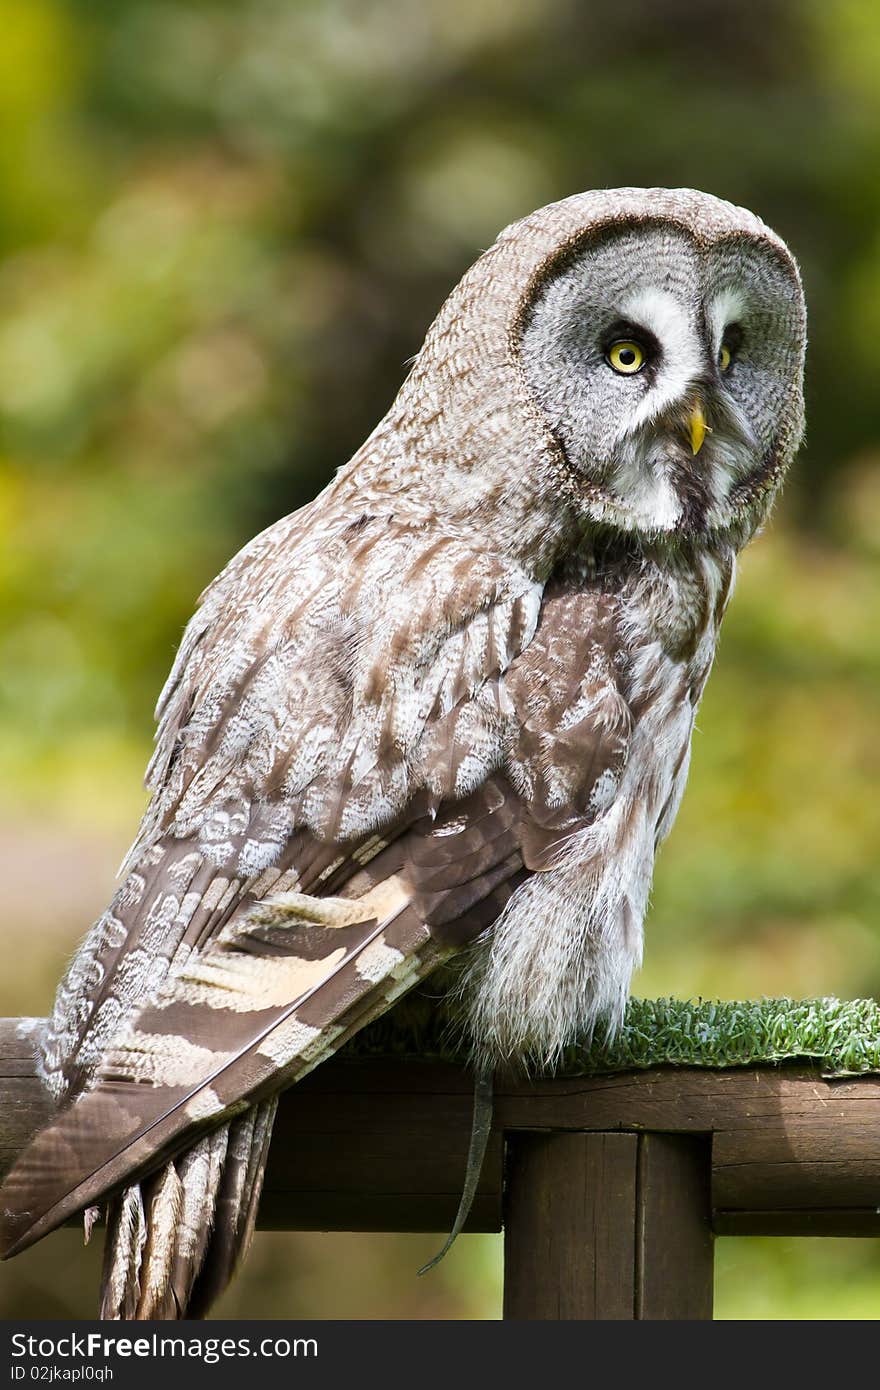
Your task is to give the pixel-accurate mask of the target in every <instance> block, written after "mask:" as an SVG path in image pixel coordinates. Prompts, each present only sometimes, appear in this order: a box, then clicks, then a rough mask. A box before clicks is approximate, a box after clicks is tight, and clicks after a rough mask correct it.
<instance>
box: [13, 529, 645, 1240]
mask: <svg viewBox="0 0 880 1390" xmlns="http://www.w3.org/2000/svg"><path fill="white" fill-rule="evenodd" d="M373 558H374V559H375V557H373ZM416 563H417V564H418V566H419V574H418V577H419V580H420V586H417V585H415V584H414V582H413V576H412V575H411V574H409V575H407V573H406V571H405V568H404V571H403V574H402V580H403V582H402V588H403V590H404V592H409V593H415V592H422V593H423V594H424V593H425V592H427V598H426V599H425V602H424V605H423V608H421V609H420V607H419V605H418V604H413V603H412V602H410V603H409V604H408V605H407V606H406V610H405V612H404V611H403V610H402V611H401V614H400V615H399V617H398V621H397V622H396V623H393V624H391V625H390V626H389V628H388V629H387V630H385V631H382V632H381V633H379V634H377V640H376V641H375V642H374V643H373V644H372V645H371V641H370V638H369V636H366V635H363V634H361V635H360V636H359V637H358V638H357V639H356V645H357V650H358V664H357V666H356V668H354V667H353V666H352V665H351V663H350V660H349V652H348V646H349V645H350V643H351V640H352V632H351V629H352V623H353V622H355V623H356V621H357V618H356V614H355V616H354V617H353V616H352V614H351V613H350V612H348V611H347V610H346V608H345V605H344V604H340V605H338V606H337V609H336V610H335V612H334V614H333V616H334V618H335V623H325V624H324V626H323V628H322V625H321V624H320V623H315V622H314V619H313V615H311V614H310V613H309V611H308V607H307V606H306V609H305V610H300V614H299V618H298V625H297V631H298V632H299V631H301V630H302V627H303V625H305V626H306V627H308V628H310V630H311V632H312V635H313V642H312V648H309V647H308V644H306V645H303V644H302V643H300V644H299V647H298V651H299V655H300V659H301V660H304V661H306V664H307V667H308V670H309V671H310V672H311V673H312V676H313V679H314V681H315V682H316V684H317V688H318V693H319V698H317V700H316V697H315V694H314V690H313V692H312V696H311V698H310V697H309V696H308V694H306V697H305V698H304V699H303V702H302V707H301V708H300V709H299V710H298V711H297V710H295V709H291V705H290V702H289V700H288V703H287V704H286V705H285V706H284V712H285V714H286V715H287V716H288V718H289V723H285V721H284V720H280V721H279V719H278V716H277V709H276V708H275V707H274V706H273V707H271V708H269V709H268V710H267V701H266V683H267V677H266V672H267V669H268V667H269V666H270V664H271V663H272V662H275V663H276V665H278V664H279V663H280V666H281V669H280V670H276V671H274V672H272V674H271V682H270V687H271V689H272V690H277V689H278V687H279V683H282V684H283V681H284V679H285V678H286V679H287V680H288V682H289V681H290V678H291V672H290V668H289V666H286V665H285V664H284V663H283V661H282V656H283V655H284V654H285V653H284V651H283V650H282V647H281V645H280V643H279V641H278V640H277V637H276V638H275V640H274V641H273V643H272V648H271V650H270V651H268V652H267V650H266V644H265V638H264V639H263V642H262V644H260V643H255V642H254V640H253V637H252V633H253V627H252V626H250V627H248V626H246V631H247V632H248V633H249V634H251V636H250V637H249V638H248V642H247V643H245V646H247V647H248V652H247V660H245V659H244V655H243V653H242V652H241V651H239V650H238V649H236V650H235V651H234V652H233V659H232V661H231V667H232V670H231V674H227V675H225V676H223V677H222V679H221V676H220V675H218V674H217V668H216V661H215V653H214V652H213V650H212V647H211V646H210V643H211V642H212V641H213V643H214V645H215V646H216V637H213V638H212V636H211V634H209V633H208V632H207V631H205V632H203V634H202V635H201V636H200V637H198V638H197V640H194V639H193V637H192V634H190V636H189V637H188V639H187V642H185V644H184V649H185V653H187V655H186V659H185V661H184V662H183V663H182V664H180V665H179V666H178V670H177V673H176V675H175V677H174V684H173V693H172V696H171V701H170V704H168V705H166V707H165V714H164V722H163V728H164V733H165V747H164V748H162V747H161V745H160V754H159V762H158V764H157V765H158V766H159V767H160V769H161V770H160V772H159V781H158V784H157V787H156V795H155V805H154V809H153V814H152V816H151V818H149V819H148V822H147V828H146V833H145V836H144V838H143V840H142V842H141V845H140V847H139V848H138V850H137V851H136V854H135V858H134V862H133V864H132V867H131V870H130V872H129V875H128V878H127V879H126V881H125V883H124V884H123V886H122V888H121V890H120V892H119V894H117V898H116V899H115V900H114V904H113V905H112V906H111V910H110V912H109V914H107V915H106V917H105V919H102V922H101V923H99V924H98V926H97V929H96V931H95V933H94V935H93V940H92V942H91V944H89V943H87V945H86V948H85V951H84V952H83V953H82V954H81V957H80V958H78V959H79V965H80V967H81V968H80V971H79V976H80V978H78V979H77V978H74V979H72V980H71V981H69V982H68V995H69V1003H70V1005H71V1010H70V1019H69V1020H68V1023H67V1025H65V1023H64V1021H62V1022H61V1023H60V1024H59V1025H58V1028H57V1029H56V1032H57V1033H58V1034H59V1036H60V1035H61V1034H63V1032H64V1027H65V1026H68V1027H69V1028H70V1029H71V1030H72V1031H71V1036H68V1037H66V1038H64V1039H63V1041H62V1043H61V1044H60V1045H59V1046H58V1047H57V1048H56V1053H57V1055H55V1056H54V1057H53V1056H52V1047H51V1046H50V1047H49V1048H48V1051H47V1071H49V1072H50V1073H51V1072H52V1068H53V1065H54V1066H55V1068H56V1072H57V1073H58V1074H60V1075H62V1076H63V1096H64V1100H65V1103H64V1104H63V1105H62V1107H61V1109H60V1111H59V1112H58V1114H57V1116H56V1118H55V1119H53V1120H52V1121H50V1123H49V1125H48V1126H47V1127H46V1128H45V1129H44V1130H43V1131H42V1132H41V1134H40V1135H38V1136H37V1138H36V1139H35V1141H34V1142H33V1143H32V1145H31V1146H30V1148H29V1149H28V1150H27V1151H26V1153H25V1154H24V1155H23V1156H22V1158H21V1159H20V1160H19V1163H18V1164H17V1165H16V1167H15V1169H14V1170H13V1171H12V1173H11V1174H10V1175H9V1177H8V1178H7V1181H6V1184H5V1185H4V1187H3V1189H2V1202H3V1207H4V1218H3V1220H4V1229H3V1238H4V1243H5V1245H6V1253H7V1254H10V1253H15V1252H16V1251H17V1250H19V1249H22V1248H24V1247H25V1246H26V1245H28V1244H30V1243H32V1242H33V1241H34V1240H36V1239H38V1238H39V1237H40V1236H42V1235H43V1234H45V1233H46V1232H47V1231H49V1230H51V1229H52V1228H53V1227H54V1226H56V1225H58V1224H59V1223H60V1222H62V1221H63V1220H65V1219H66V1218H67V1217H68V1216H70V1215H72V1214H73V1213H75V1212H76V1211H77V1210H79V1209H81V1208H84V1207H87V1206H88V1205H89V1204H91V1203H94V1202H95V1201H97V1200H98V1199H99V1198H102V1197H103V1196H104V1195H105V1194H107V1193H108V1192H111V1191H115V1190H117V1189H118V1188H119V1187H120V1185H121V1184H123V1183H125V1182H130V1181H131V1180H132V1179H133V1178H134V1177H136V1176H137V1175H139V1174H142V1173H145V1172H147V1171H152V1170H153V1169H155V1168H156V1167H157V1166H158V1165H160V1164H161V1162H162V1161H163V1159H164V1158H166V1157H167V1156H168V1155H169V1154H172V1153H177V1152H180V1151H181V1150H183V1149H187V1148H188V1147H189V1146H191V1145H192V1144H193V1143H194V1142H195V1141H196V1140H197V1139H198V1137H199V1135H201V1134H202V1133H203V1132H204V1131H205V1130H208V1129H214V1128H216V1127H217V1126H218V1125H220V1124H221V1123H223V1122H225V1121H227V1120H229V1119H230V1118H231V1117H234V1116H235V1115H237V1114H239V1113H240V1112H242V1111H243V1110H244V1109H245V1108H246V1107H248V1106H251V1105H253V1104H254V1103H255V1102H259V1101H260V1100H261V1099H262V1098H264V1097H266V1096H268V1095H271V1094H273V1093H274V1092H276V1091H277V1090H279V1089H280V1088H282V1087H284V1086H287V1085H289V1084H290V1083H292V1082H294V1081H296V1080H297V1079H298V1078H299V1077H300V1076H302V1075H303V1074H304V1073H305V1072H306V1071H308V1070H310V1069H311V1068H312V1067H314V1066H315V1065H317V1064H318V1063H319V1062H320V1061H321V1060H323V1059H324V1058H325V1057H326V1056H328V1055H329V1054H330V1053H331V1052H332V1051H334V1050H335V1049H336V1048H338V1047H339V1046H340V1045H341V1044H342V1043H343V1042H344V1041H345V1040H346V1039H347V1038H348V1037H350V1036H351V1035H352V1033H354V1032H356V1031H357V1030H358V1029H359V1028H361V1027H363V1026H364V1024H365V1023H366V1022H368V1021H370V1020H371V1019H372V1018H374V1017H376V1016H377V1015H378V1014H379V1013H381V1012H383V1011H384V1010H385V1009H386V1008H387V1007H388V1006H389V1005H390V1004H391V1003H392V1002H393V1001H394V999H395V998H397V997H398V996H399V995H400V994H401V993H403V992H404V991H405V990H406V989H408V988H409V987H411V986H412V985H413V984H414V983H416V982H417V981H418V980H419V979H421V978H423V976H424V975H425V974H426V973H428V972H429V971H430V970H432V969H433V968H434V967H435V966H436V964H437V963H438V962H439V961H440V960H442V959H443V958H444V957H445V956H446V955H448V954H449V953H450V952H451V951H453V950H455V949H458V948H459V947H460V946H461V945H462V944H464V943H465V942H466V941H468V940H470V939H472V938H473V937H474V936H475V935H476V934H478V933H479V932H480V931H481V930H482V929H483V928H484V927H485V926H487V925H489V924H490V923H491V922H492V921H493V920H494V919H495V918H496V917H497V915H498V913H499V912H500V910H501V908H502V907H503V905H504V903H505V902H506V900H507V898H508V897H509V896H510V893H511V892H512V891H513V890H514V889H515V887H516V885H517V884H518V883H519V882H521V881H522V879H523V878H524V877H525V876H526V875H527V874H528V873H529V872H534V871H540V870H541V869H542V868H544V867H547V866H548V865H549V864H550V863H551V862H552V860H553V857H554V856H555V854H556V853H557V851H558V849H559V847H560V846H561V845H563V844H564V843H565V841H566V839H567V838H568V837H569V836H570V835H572V834H575V833H576V832H577V830H578V829H579V828H581V827H582V826H583V825H584V824H587V823H589V821H590V820H592V819H593V818H594V817H595V815H596V813H597V804H598V803H597V802H596V800H595V793H596V789H597V788H600V789H602V788H603V787H604V790H602V796H605V795H606V793H607V785H605V784H607V781H608V778H609V777H610V778H611V779H612V780H613V778H614V777H615V776H616V775H617V773H618V772H619V770H620V768H621V766H622V764H623V761H624V759H625V756H626V747H627V740H628V735H629V712H628V707H627V705H626V702H625V699H624V697H623V694H622V693H621V679H620V673H619V670H618V669H617V667H616V665H615V651H614V647H615V642H616V632H615V627H614V622H613V617H612V615H611V614H610V612H609V611H608V610H607V609H606V608H605V607H604V606H603V601H602V599H601V598H594V597H592V596H590V595H589V594H583V593H581V592H579V590H578V589H577V587H576V586H573V585H569V586H566V585H565V584H562V585H557V586H555V587H554V586H552V585H551V586H549V587H548V589H547V590H546V591H541V590H538V591H537V592H536V590H535V586H534V585H532V584H530V583H529V582H528V581H526V580H524V578H523V577H522V576H517V575H513V576H512V575H510V574H509V573H505V572H504V570H503V567H501V566H500V565H498V566H494V565H493V564H492V563H491V561H487V557H486V556H485V555H481V556H479V557H477V556H474V555H473V554H467V553H466V554H465V555H464V557H462V555H461V554H456V555H450V554H449V553H448V552H445V551H444V547H443V546H440V547H439V548H438V549H437V553H436V554H435V555H434V556H433V557H431V558H430V559H429V560H427V561H426V559H425V556H424V554H423V553H422V554H420V555H419V557H418V560H417V562H416ZM367 577H368V576H367ZM363 582H364V581H363V577H362V579H361V583H363ZM229 600H230V595H229V594H228V593H227V595H226V596H225V598H224V602H223V604H222V605H221V607H222V611H223V612H224V613H226V611H227V605H228V603H229ZM389 607H390V608H391V609H392V610H393V604H392V605H389V604H388V595H387V594H386V595H385V602H384V609H383V611H386V612H387V611H388V610H389ZM425 609H427V610H429V613H430V617H431V618H432V620H433V632H432V631H431V627H430V624H429V623H427V618H428V612H426V611H424V610H425ZM438 617H442V621H441V622H439V623H438ZM426 623H427V626H425V624H426ZM340 628H341V629H342V630H343V631H345V633H346V644H347V645H346V646H345V648H343V646H342V645H341V644H339V642H338V640H337V639H338V634H339V631H340ZM438 628H439V631H438ZM425 631H427V632H428V634H429V635H428V637H427V638H426V636H425ZM201 644H208V645H205V646H204V647H203V650H202V652H201V654H199V653H200V645H201ZM334 644H335V645H334ZM240 645H241V641H240V639H239V646H240ZM292 645H293V646H294V647H296V640H295V638H294V639H293V640H292ZM254 646H256V651H254V650H253V648H254ZM310 651H311V656H309V652H310ZM316 652H317V655H316V654H315V653H316ZM304 653H305V655H304ZM343 657H344V660H342V659H341V658H343ZM346 662H348V664H347V665H346ZM229 666H230V662H229V660H228V659H227V661H226V663H225V666H224V670H227V671H228V668H229ZM212 671H213V675H212ZM322 682H323V684H322ZM332 682H335V689H331V688H330V683H332ZM261 683H262V688H261ZM294 684H295V686H296V691H297V697H298V698H301V697H302V694H303V687H302V683H301V682H300V683H299V685H296V682H294ZM288 693H289V692H288ZM334 699H335V700H336V701H337V712H336V713H335V714H334V713H333V711H334V704H333V700H334ZM206 700H209V702H210V704H211V707H212V709H213V711H214V712H215V717H214V718H213V719H206V718H205V716H204V709H203V706H204V703H205V701H206ZM270 705H271V702H270ZM316 705H317V708H316ZM365 710H366V711H367V715H368V717H365V714H364V711H365ZM334 719H335V723H334ZM328 726H329V727H330V728H331V729H332V732H333V739H332V740H331V741H330V742H328V740H327V739H326V738H324V737H318V735H317V734H316V732H315V731H316V729H320V730H323V729H324V728H326V727H328ZM169 730H170V731H173V737H172V738H171V739H170V740H169ZM304 745H305V746H306V749H307V753H308V756H304V755H303V752H302V749H303V746H304ZM310 746H311V751H309V747H310ZM316 746H320V748H321V749H322V750H323V753H322V754H321V756H318V755H317V754H316V753H315V747H316ZM236 750H237V751H236ZM304 769H305V773H304ZM155 776H156V773H155V771H154V778H155ZM194 788H195V789H196V790H195V791H194ZM267 859H268V862H266V861H267ZM73 974H74V976H76V974H77V972H76V970H74V972H73ZM60 1008H61V1013H62V1015H63V1014H64V1012H65V999H64V995H63V993H62V996H61V999H60Z"/></svg>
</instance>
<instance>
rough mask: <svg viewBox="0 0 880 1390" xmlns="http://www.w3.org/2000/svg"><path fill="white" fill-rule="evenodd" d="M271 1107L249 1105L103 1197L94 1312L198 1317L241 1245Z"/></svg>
mask: <svg viewBox="0 0 880 1390" xmlns="http://www.w3.org/2000/svg"><path fill="white" fill-rule="evenodd" d="M275 1109H276V1101H275V1099H274V1097H273V1098H272V1099H271V1100H268V1101H265V1102H263V1103H262V1104H260V1105H257V1106H252V1107H251V1108H249V1109H248V1110H246V1111H245V1112H244V1114H242V1115H240V1116H238V1117H236V1119H234V1120H231V1121H230V1122H229V1123H227V1124H225V1125H221V1126H220V1127H219V1128H218V1129H216V1130H214V1131H213V1132H212V1133H211V1134H208V1135H206V1136H205V1137H204V1138H202V1139H200V1140H199V1142H198V1143H197V1144H194V1145H193V1146H192V1147H191V1148H190V1149H188V1150H186V1152H184V1153H182V1154H179V1155H178V1156H177V1157H176V1158H174V1159H172V1160H171V1161H170V1162H168V1163H166V1164H165V1165H164V1166H163V1167H162V1168H161V1169H160V1170H159V1172H158V1173H155V1174H153V1175H152V1176H151V1177H150V1178H148V1179H146V1180H144V1181H142V1182H140V1183H132V1184H131V1185H130V1186H129V1187H128V1188H126V1189H125V1191H124V1192H123V1193H122V1194H121V1195H120V1196H119V1197H117V1198H116V1199H115V1200H114V1201H112V1202H111V1203H110V1207H109V1213H108V1222H107V1227H108V1229H107V1238H106V1246H105V1258H104V1274H103V1281H102V1300H101V1313H100V1316H101V1317H102V1318H104V1319H126V1320H127V1319H143V1320H149V1319H163V1320H168V1319H175V1318H186V1317H202V1316H204V1315H205V1313H206V1312H207V1310H208V1308H209V1307H210V1305H211V1303H212V1302H213V1301H214V1299H215V1298H217V1297H218V1296H219V1294H221V1293H222V1292H223V1290H224V1289H225V1287H226V1285H227V1284H228V1282H229V1280H230V1279H231V1277H232V1275H233V1273H234V1272H235V1270H236V1268H237V1266H238V1264H239V1263H240V1261H241V1260H242V1259H243V1258H244V1255H245V1254H246V1252H247V1247H248V1244H249V1242H250V1238H251V1235H252V1234H253V1229H254V1224H255V1220H256V1212H257V1205H258V1203H259V1197H260V1190H261V1188H262V1184H263V1173H264V1171H265V1166H266V1159H267V1156H268V1152H269V1139H270V1137H271V1133H272V1122H273V1120H274V1118H275Z"/></svg>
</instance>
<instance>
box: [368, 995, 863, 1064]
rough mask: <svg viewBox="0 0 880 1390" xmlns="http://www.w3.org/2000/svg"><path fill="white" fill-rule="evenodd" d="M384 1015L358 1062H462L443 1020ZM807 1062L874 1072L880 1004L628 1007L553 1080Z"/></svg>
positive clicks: (665, 1002)
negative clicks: (614, 1028) (394, 1058)
mask: <svg viewBox="0 0 880 1390" xmlns="http://www.w3.org/2000/svg"><path fill="white" fill-rule="evenodd" d="M396 1012H397V1011H396V1010H393V1011H392V1012H391V1013H390V1014H388V1015H386V1016H385V1018H384V1019H381V1020H379V1021H378V1022H377V1023H375V1024H373V1025H372V1026H371V1027H370V1028H367V1029H365V1030H364V1032H363V1033H362V1034H361V1035H359V1037H358V1038H357V1039H355V1042H354V1044H352V1045H351V1049H350V1050H352V1051H355V1052H358V1053H361V1054H363V1053H365V1052H368V1053H371V1054H376V1053H385V1054H388V1053H396V1054H398V1055H401V1054H403V1055H406V1054H418V1055H420V1056H426V1055H429V1056H434V1057H442V1058H445V1059H446V1060H450V1061H452V1060H462V1057H461V1053H460V1051H459V1050H458V1049H457V1048H456V1047H455V1046H453V1045H451V1044H450V1041H449V1028H448V1023H447V1022H446V1021H445V1020H444V1018H443V1015H442V1013H441V1012H440V1011H437V1012H436V1014H432V1011H428V1012H426V1013H425V1014H423V1015H422V1016H421V1018H418V1019H417V1020H413V1019H409V1020H406V1021H405V1015H400V1016H399V1017H398V1018H395V1014H396ZM796 1060H801V1061H809V1062H812V1063H814V1064H816V1065H818V1066H819V1067H820V1068H821V1070H822V1071H823V1073H825V1074H826V1075H835V1076H843V1075H847V1074H854V1073H859V1072H869V1071H880V1004H878V1003H877V1002H876V1001H874V1000H872V999H852V1000H840V999H761V1000H747V1001H745V1002H743V1003H740V1002H731V1001H726V1000H724V1001H712V1000H709V1001H706V1000H702V999H700V1000H687V999H632V1000H630V1003H629V1007H628V1008H627V1012H626V1020H625V1022H624V1026H623V1028H622V1029H621V1031H620V1033H619V1034H618V1035H617V1037H616V1039H615V1040H614V1041H613V1042H612V1043H610V1044H604V1043H603V1042H602V1041H601V1040H594V1041H593V1042H592V1044H585V1045H583V1046H574V1047H571V1048H569V1049H568V1050H567V1052H566V1054H565V1056H564V1058H563V1060H562V1063H561V1065H560V1066H559V1067H558V1068H557V1069H556V1074H557V1075H569V1076H572V1075H578V1074H583V1073H586V1072H597V1071H630V1070H632V1069H634V1068H640V1069H642V1068H647V1067H657V1066H682V1067H683V1066H687V1067H739V1066H757V1065H761V1064H762V1063H763V1064H769V1063H775V1062H793V1061H796Z"/></svg>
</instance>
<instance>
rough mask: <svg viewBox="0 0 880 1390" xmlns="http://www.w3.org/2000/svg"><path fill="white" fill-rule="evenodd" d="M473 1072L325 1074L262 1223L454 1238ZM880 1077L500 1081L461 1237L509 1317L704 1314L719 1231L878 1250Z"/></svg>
mask: <svg viewBox="0 0 880 1390" xmlns="http://www.w3.org/2000/svg"><path fill="white" fill-rule="evenodd" d="M35 1026H36V1025H35V1024H34V1023H33V1021H28V1020H25V1021H21V1020H16V1019H7V1020H0V1097H2V1100H0V1171H5V1170H6V1169H7V1168H8V1167H9V1166H10V1164H11V1163H12V1162H13V1160H14V1158H15V1157H16V1155H17V1154H18V1153H19V1152H21V1150H22V1148H23V1147H24V1145H25V1144H26V1142H27V1140H28V1139H29V1137H30V1135H31V1134H33V1133H34V1131H35V1130H36V1129H37V1128H38V1126H39V1125H40V1124H41V1123H42V1122H43V1120H44V1118H45V1116H46V1115H47V1113H48V1104H47V1100H46V1097H45V1095H44V1093H43V1091H42V1089H41V1087H40V1084H39V1082H38V1080H37V1078H36V1075H35V1072H34V1066H33V1045H32V1037H33V1032H34V1028H35ZM471 1103H472V1082H471V1078H470V1077H469V1076H468V1074H467V1072H466V1071H465V1070H464V1069H462V1068H460V1067H457V1066H453V1065H450V1064H448V1063H444V1062H428V1061H423V1060H420V1059H408V1058H403V1057H394V1058H346V1057H340V1058H337V1059H335V1060H333V1061H331V1062H328V1063H325V1065H324V1066H322V1067H320V1068H319V1069H318V1070H317V1071H316V1072H314V1073H313V1074H312V1075H311V1076H309V1077H307V1078H306V1079H305V1080H304V1081H302V1082H300V1084H299V1085H298V1086H296V1087H294V1088H292V1089H291V1090H289V1091H288V1092H287V1093H286V1094H285V1096H284V1097H283V1099H282V1102H281V1106H280V1109H279V1114H278V1120H277V1122H276V1125H275V1133H274V1138H273V1141H272V1150H271V1156H270V1160H269V1166H268V1171H267V1175H266V1185H265V1190H264V1195H263V1202H262V1206H261V1210H260V1225H261V1226H263V1227H264V1228H270V1229H276V1230H358V1231H378V1230H382V1231H438V1232H442V1231H446V1230H448V1229H449V1227H450V1225H451V1223H452V1221H453V1219H454V1216H455V1211H456V1207H457V1205H458V1199H459V1196H460V1194H461V1186H462V1181H463V1176H464V1160H465V1154H466V1153H467V1147H468V1137H469V1130H470V1120H471ZM878 1206H880V1075H875V1074H871V1075H866V1076H860V1077H846V1078H845V1079H835V1080H829V1079H825V1078H823V1077H822V1075H821V1073H820V1072H819V1070H818V1069H817V1068H809V1067H797V1066H790V1065H786V1066H766V1067H758V1068H752V1067H749V1068H731V1069H726V1070H717V1071H716V1070H704V1069H697V1068H672V1067H664V1068H658V1069H656V1070H653V1071H645V1072H629V1073H627V1074H620V1075H613V1076H587V1077H582V1076H578V1077H557V1078H554V1079H548V1080H542V1081H533V1082H524V1081H521V1080H518V1081H510V1080H504V1079H499V1080H498V1082H497V1086H496V1097H495V1128H494V1131H493V1135H492V1138H491V1140H490V1144H489V1150H488V1153H487V1157H486V1163H485V1166H484V1170H483V1174H482V1179H481V1182H480V1187H479V1191H478V1195H477V1199H476V1201H475V1203H474V1206H473V1210H472V1212H471V1217H470V1220H469V1222H468V1225H467V1228H466V1229H468V1230H471V1231H498V1230H501V1229H502V1227H503V1229H504V1230H505V1316H506V1317H511V1318H541V1319H557V1318H676V1319H678V1318H694V1317H704V1318H705V1317H711V1308H712V1235H713V1234H716V1235H730V1234H737V1235H749V1234H751V1235H804V1236H806V1235H828V1236H876V1235H880V1211H878Z"/></svg>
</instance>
